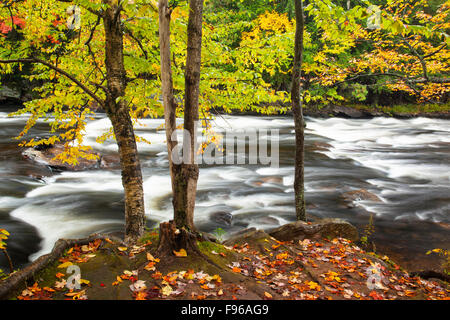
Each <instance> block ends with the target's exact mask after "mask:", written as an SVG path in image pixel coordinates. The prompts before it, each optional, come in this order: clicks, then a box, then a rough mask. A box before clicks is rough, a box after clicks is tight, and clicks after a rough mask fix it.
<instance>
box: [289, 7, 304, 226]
mask: <svg viewBox="0 0 450 320" xmlns="http://www.w3.org/2000/svg"><path fill="white" fill-rule="evenodd" d="M295 17H296V30H295V49H294V66H293V71H292V89H291V100H292V111H293V114H294V125H295V177H294V191H295V213H296V216H297V220H303V221H305V220H306V211H305V181H304V180H305V177H304V176H305V175H304V167H305V145H304V142H305V121H304V119H303V108H302V99H301V93H300V82H301V74H302V73H301V69H302V61H303V30H304V25H305V21H304V17H303V3H302V0H295Z"/></svg>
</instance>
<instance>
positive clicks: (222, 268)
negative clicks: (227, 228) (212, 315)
mask: <svg viewBox="0 0 450 320" xmlns="http://www.w3.org/2000/svg"><path fill="white" fill-rule="evenodd" d="M286 230H287V229H286V228H285V229H284V232H283V231H280V230H278V232H274V233H271V235H273V236H271V235H269V234H267V233H265V232H263V231H260V230H254V229H253V230H248V231H246V232H241V233H239V234H238V235H236V236H234V237H232V238H231V239H229V240H227V241H225V242H224V243H222V244H220V243H213V242H207V241H199V242H197V244H198V247H199V249H200V251H201V253H202V254H203V255H204V258H199V257H198V256H190V254H187V253H186V252H183V250H180V251H179V252H174V254H173V255H171V256H166V257H158V256H157V255H156V249H157V244H158V233H157V232H154V231H153V232H149V233H148V234H147V235H146V236H145V237H143V238H142V239H141V241H140V242H139V243H138V245H136V246H133V247H125V246H124V245H123V244H122V243H120V242H118V241H117V240H115V239H113V238H111V239H113V240H111V239H109V238H107V237H103V238H98V239H95V240H92V241H84V242H80V243H79V244H75V245H71V246H69V247H67V248H66V249H65V250H64V251H62V252H59V254H57V256H55V257H54V259H53V260H51V261H50V262H49V263H48V265H46V266H45V267H44V268H43V269H42V270H39V271H37V272H36V273H33V274H32V275H31V276H30V277H29V278H28V280H27V281H26V284H25V282H24V283H23V284H22V285H21V286H20V287H16V288H15V289H14V290H11V291H10V292H8V293H7V294H6V296H4V297H3V298H7V299H19V300H42V299H43V300H61V299H69V300H72V299H73V300H77V299H90V300H97V299H101V300H105V299H107V300H131V299H135V300H175V299H176V300H179V299H182V300H232V299H233V300H234V299H238V300H240V299H252V300H261V299H264V300H272V299H273V300H282V299H286V300H298V299H301V300H305V299H306V300H317V299H320V300H385V299H389V300H390V299H398V300H409V299H413V300H422V299H431V300H441V299H446V300H448V299H449V298H450V287H449V285H448V283H446V282H443V281H440V280H437V279H431V280H424V279H421V278H419V277H413V276H411V275H409V274H408V273H407V272H406V271H404V270H402V269H401V268H400V267H399V266H398V265H397V264H396V263H395V262H393V261H391V260H390V259H389V258H388V257H386V256H383V257H381V258H380V257H379V256H376V255H374V254H371V253H368V252H366V251H364V250H363V249H361V248H360V247H358V246H357V245H356V244H355V243H354V242H352V241H350V240H347V239H344V238H342V237H338V238H333V239H332V238H328V239H327V238H319V239H318V238H317V237H313V239H310V238H309V237H307V238H305V237H300V238H298V237H296V236H295V234H296V233H295V232H294V233H292V232H286ZM289 230H291V231H292V228H290V229H289ZM287 235H288V236H291V237H294V238H295V239H292V240H284V241H281V240H279V239H280V238H281V239H283V238H285V237H286V236H287ZM277 238H278V239H277ZM53 254H55V252H53ZM71 266H72V267H71ZM75 266H77V267H79V268H80V269H79V270H80V277H81V280H80V283H81V287H80V288H79V289H73V290H72V289H68V288H67V286H66V285H67V283H72V282H73V277H69V276H70V274H71V273H72V272H73V271H68V270H69V269H68V268H69V267H71V268H72V269H73V270H75V269H76V268H77V267H75ZM2 286H3V287H4V286H5V281H3V282H0V292H1V291H2Z"/></svg>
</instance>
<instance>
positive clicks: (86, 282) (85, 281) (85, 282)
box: [80, 279, 91, 284]
mask: <svg viewBox="0 0 450 320" xmlns="http://www.w3.org/2000/svg"><path fill="white" fill-rule="evenodd" d="M90 283H91V282H90V281H89V280H86V279H80V284H90Z"/></svg>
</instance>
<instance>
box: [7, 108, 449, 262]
mask: <svg viewBox="0 0 450 320" xmlns="http://www.w3.org/2000/svg"><path fill="white" fill-rule="evenodd" d="M7 114H8V113H7V112H6V111H5V112H0V182H1V183H0V228H5V229H7V230H8V231H9V232H10V233H11V237H10V240H9V241H8V248H9V253H10V255H11V257H12V259H13V261H14V263H15V266H16V267H23V266H24V265H26V264H27V263H28V262H29V261H32V260H34V259H36V258H37V257H38V256H40V255H42V254H45V253H48V252H49V251H50V250H51V248H52V247H53V244H54V242H55V241H56V240H57V239H58V238H76V237H84V236H87V235H89V234H91V233H93V232H120V231H122V229H123V209H122V206H123V191H122V185H121V179H120V171H118V170H89V171H82V172H62V173H54V172H52V171H51V170H50V169H49V168H47V167H46V166H43V165H39V164H36V163H32V162H30V161H29V160H25V159H23V157H22V156H21V150H20V149H19V148H18V147H17V141H14V140H12V139H11V138H12V137H13V136H15V135H17V134H18V133H19V132H20V129H21V128H22V127H23V125H24V124H25V121H26V119H27V118H26V116H24V117H19V118H9V117H8V116H7ZM306 122H307V128H306V159H305V161H306V166H305V180H306V184H305V186H306V202H307V208H308V209H307V213H308V214H310V215H312V216H314V217H336V218H342V219H345V220H347V221H349V222H351V223H352V224H354V225H356V226H357V227H358V228H359V230H360V231H362V230H363V229H364V226H365V225H367V224H368V222H369V218H370V216H371V215H373V218H374V227H375V232H374V234H373V239H374V241H375V244H376V246H377V250H378V251H380V252H382V253H387V254H389V255H391V256H392V257H393V258H394V260H397V261H398V262H399V263H400V264H401V265H402V266H405V267H406V268H408V269H412V270H418V269H421V268H435V267H437V266H438V265H439V264H440V260H439V259H438V257H437V256H435V255H430V256H427V255H426V254H425V252H426V251H427V250H429V249H433V248H447V249H449V247H450V237H449V236H450V232H449V231H450V192H449V191H450V162H449V157H450V121H449V120H440V119H427V118H415V119H408V120H404V119H403V120H400V119H393V118H374V119H370V120H366V119H365V120H362V119H361V120H359V119H341V118H330V119H317V118H307V119H306ZM141 123H142V126H140V127H139V128H137V132H138V134H139V135H141V136H143V137H144V138H146V139H148V140H150V141H152V144H150V145H149V144H146V143H139V145H138V148H139V153H140V158H141V163H142V170H143V177H144V191H145V201H146V211H147V215H148V226H149V227H150V228H154V227H156V226H157V223H158V222H159V221H163V220H168V219H170V218H171V215H172V211H171V191H170V181H169V174H168V160H167V152H166V146H165V143H164V141H165V135H164V132H163V131H162V130H161V125H162V123H163V121H162V120H159V119H146V120H143V121H142V122H141ZM109 126H110V123H109V120H108V119H106V118H104V116H102V115H101V114H100V115H98V116H97V117H96V119H95V120H93V121H91V122H90V123H89V124H88V126H87V132H86V139H87V143H88V144H90V145H92V146H93V147H94V148H95V150H96V151H99V152H101V153H103V154H114V153H115V152H116V151H117V147H116V145H115V143H114V141H110V140H108V141H106V142H105V143H104V144H101V145H100V144H97V143H96V142H95V137H96V136H98V135H99V134H101V133H102V132H104V131H105V130H107V129H108V128H109ZM214 127H215V128H216V130H217V131H220V130H222V129H224V128H226V129H232V130H236V129H242V128H246V129H248V128H255V129H279V137H280V142H279V143H280V166H279V168H272V167H269V166H263V165H249V164H247V165H202V166H201V170H200V178H199V184H198V195H197V203H196V217H195V223H196V225H197V226H198V228H199V229H200V230H202V231H205V232H213V231H214V230H216V229H217V228H222V229H224V230H225V231H226V232H227V235H229V234H231V233H232V232H235V231H238V230H242V229H243V228H248V227H257V228H263V229H270V228H273V227H276V226H279V225H282V224H284V223H287V222H290V221H294V219H295V213H294V206H293V198H294V194H293V189H292V182H293V174H294V170H293V164H294V134H293V121H292V118H289V117H255V116H220V117H218V118H217V119H216V120H215V121H214ZM45 132H46V124H45V123H43V122H38V124H37V126H36V127H35V128H34V129H32V131H31V132H30V136H33V135H42V134H45ZM359 189H364V190H367V191H368V192H370V193H372V194H374V195H376V196H377V197H378V198H379V199H380V201H369V200H360V199H355V200H354V201H353V202H351V203H348V202H345V201H343V199H342V194H343V193H345V192H347V191H351V190H359ZM0 268H2V269H7V263H6V260H5V259H4V257H3V255H1V254H0Z"/></svg>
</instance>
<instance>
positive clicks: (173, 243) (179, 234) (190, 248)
mask: <svg viewBox="0 0 450 320" xmlns="http://www.w3.org/2000/svg"><path fill="white" fill-rule="evenodd" d="M203 239H204V238H202V237H200V239H199V234H197V233H194V232H191V231H189V230H187V229H185V228H181V229H178V228H177V227H176V225H175V222H174V221H173V220H171V221H169V222H162V223H161V224H160V225H159V243H158V249H157V250H156V256H157V257H159V258H164V259H167V260H169V261H170V259H173V258H174V257H175V254H174V251H177V252H179V251H180V250H181V249H184V250H186V253H187V254H188V255H189V256H196V257H199V258H201V259H203V260H205V261H207V262H208V263H209V264H211V265H213V266H215V267H216V268H218V269H219V270H222V269H223V268H222V267H220V266H219V265H217V264H216V263H215V262H214V261H212V260H211V259H210V258H208V257H207V256H206V255H204V254H203V253H202V252H201V251H200V249H199V248H198V245H197V241H198V240H203Z"/></svg>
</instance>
